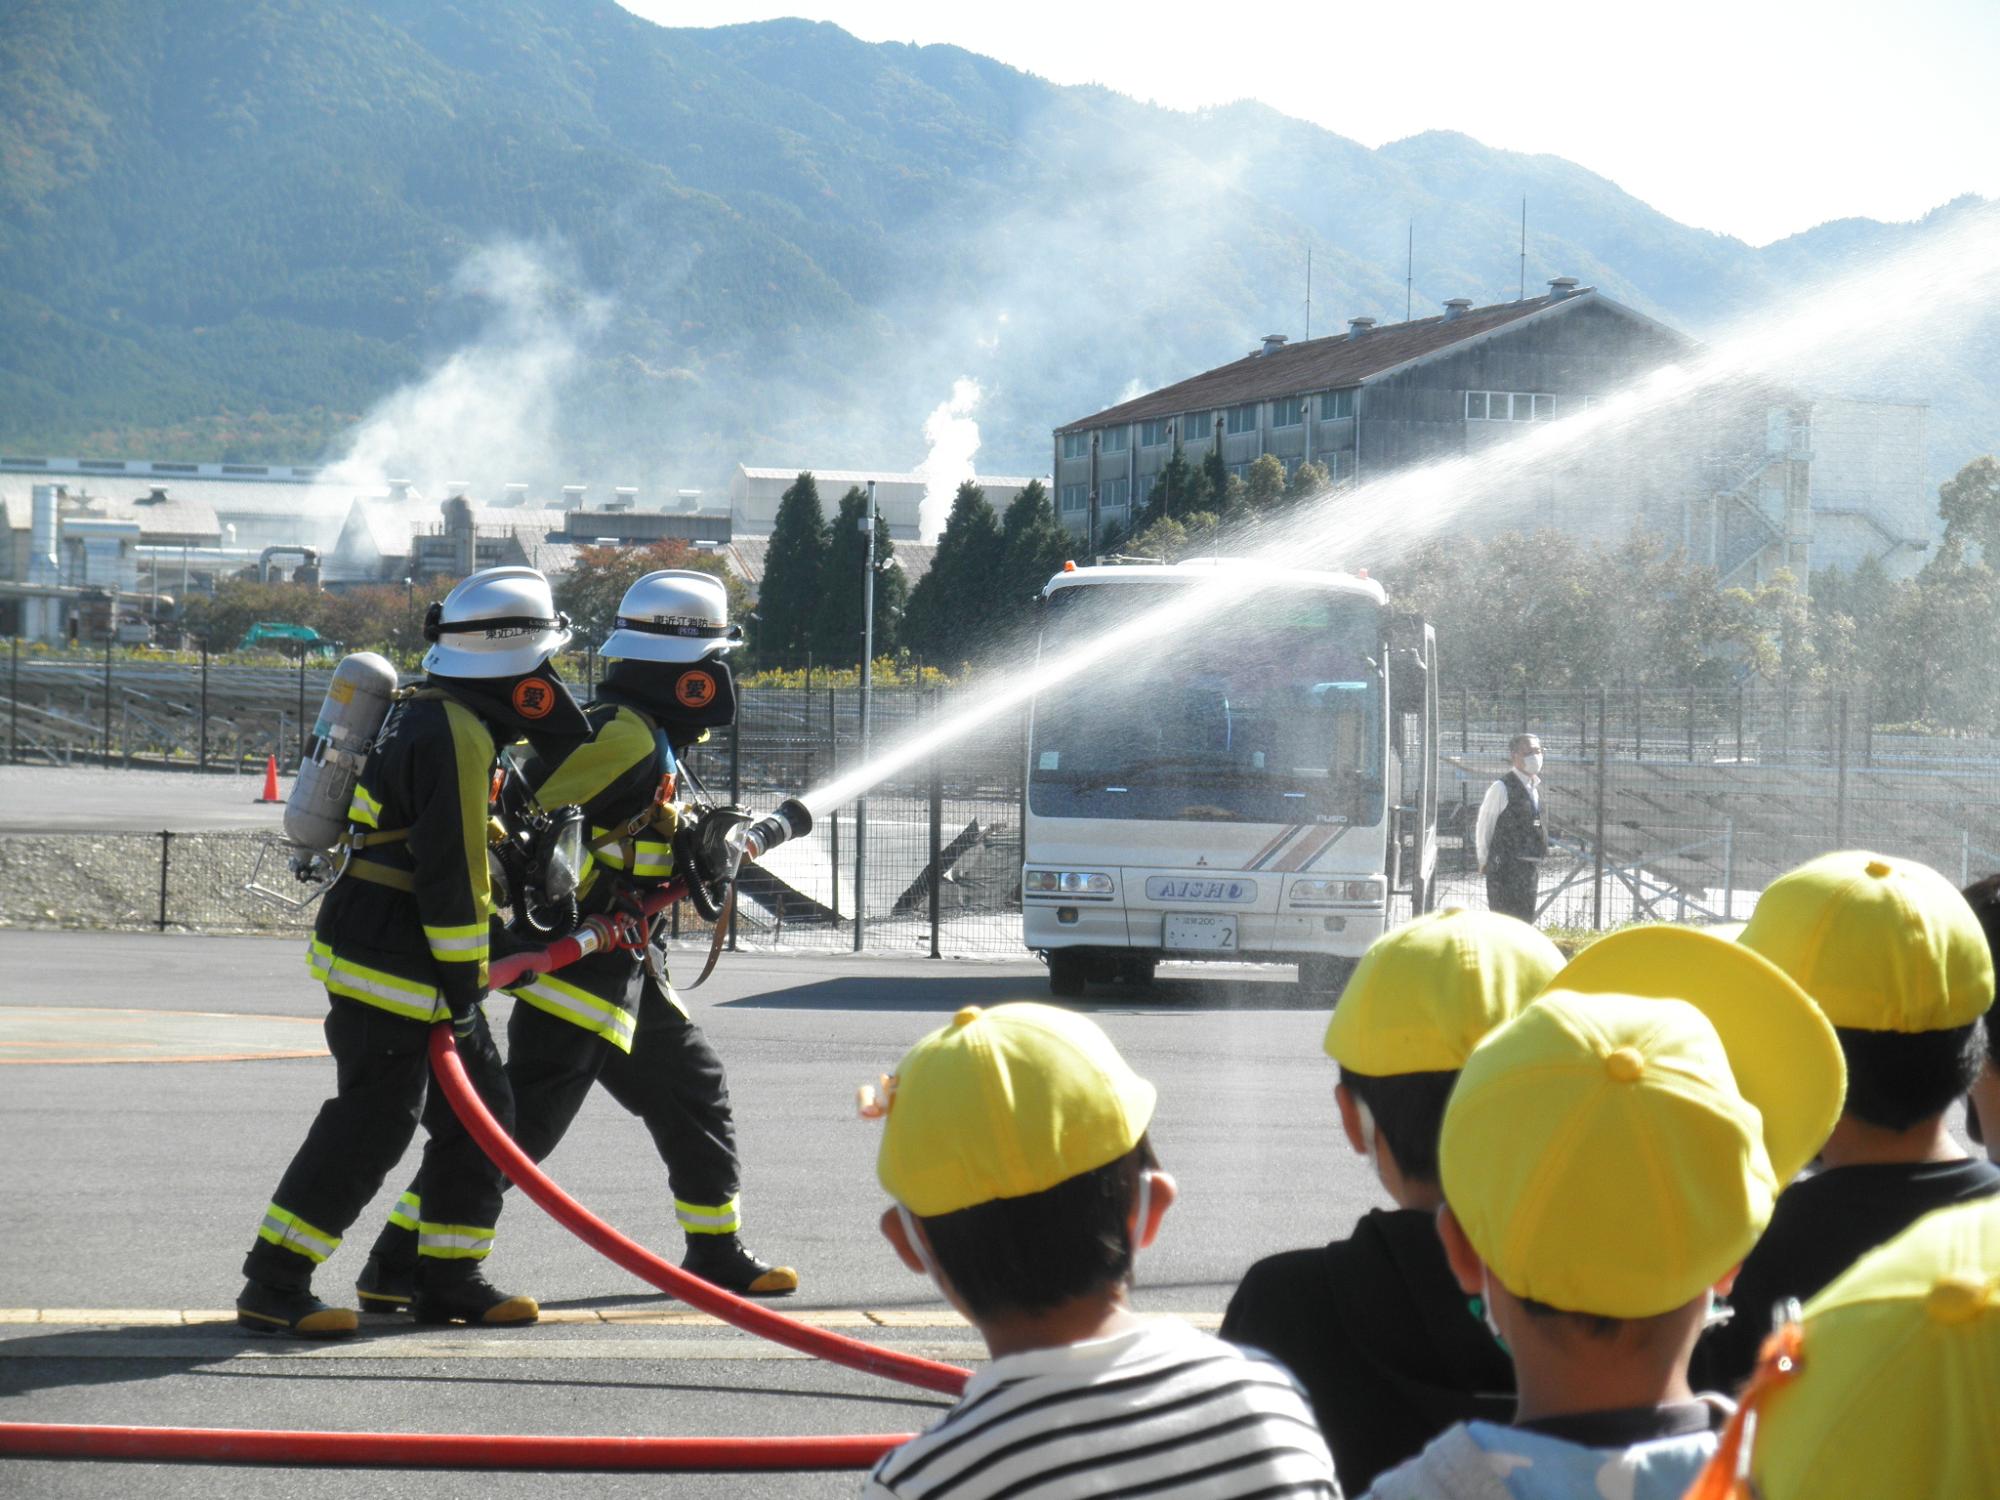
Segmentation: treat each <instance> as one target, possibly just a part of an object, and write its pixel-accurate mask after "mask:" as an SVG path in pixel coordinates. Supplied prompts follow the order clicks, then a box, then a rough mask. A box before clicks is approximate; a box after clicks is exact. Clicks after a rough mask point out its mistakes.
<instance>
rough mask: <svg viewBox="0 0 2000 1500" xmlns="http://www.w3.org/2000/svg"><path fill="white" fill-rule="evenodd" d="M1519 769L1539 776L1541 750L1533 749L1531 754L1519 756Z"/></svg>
mask: <svg viewBox="0 0 2000 1500" xmlns="http://www.w3.org/2000/svg"><path fill="white" fill-rule="evenodd" d="M1521 769H1522V770H1524V771H1526V772H1527V773H1528V774H1529V775H1530V776H1539V775H1541V774H1542V752H1541V751H1539V750H1537V751H1535V752H1534V753H1533V754H1532V755H1524V756H1522V757H1521Z"/></svg>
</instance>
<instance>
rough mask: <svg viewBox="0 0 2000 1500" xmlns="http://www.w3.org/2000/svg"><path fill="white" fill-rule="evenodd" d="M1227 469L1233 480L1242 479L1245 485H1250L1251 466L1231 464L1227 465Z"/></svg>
mask: <svg viewBox="0 0 2000 1500" xmlns="http://www.w3.org/2000/svg"><path fill="white" fill-rule="evenodd" d="M1227 468H1228V470H1229V474H1230V477H1231V478H1232V479H1240V480H1242V481H1243V482H1244V483H1245V484H1248V483H1249V482H1250V465H1248V464H1229V465H1227Z"/></svg>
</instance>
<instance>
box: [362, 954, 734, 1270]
mask: <svg viewBox="0 0 2000 1500" xmlns="http://www.w3.org/2000/svg"><path fill="white" fill-rule="evenodd" d="M604 957H609V955H605V956H604ZM618 957H619V958H621V959H623V960H624V961H625V962H628V963H629V964H630V965H631V967H632V970H633V971H634V972H633V973H632V974H631V976H630V982H631V983H632V984H634V985H636V986H637V987H638V991H639V1003H638V1022H637V1024H636V1026H635V1027H634V1029H633V1033H632V1050H631V1052H630V1053H626V1052H622V1051H620V1050H619V1049H618V1048H617V1047H615V1046H613V1045H612V1044H611V1043H610V1042H608V1041H606V1040H605V1039H604V1038H603V1037H601V1036H599V1035H597V1034H596V1033H595V1032H592V1031H586V1030H585V1029H584V1028H583V1027H581V1026H578V1025H576V1024H574V1023H573V1022H570V1021H565V1020H563V1019H562V1018H560V1017H559V1016H552V1015H550V1014H549V1013H548V1012H547V1011H543V1010H538V1009H536V1008H535V1007H534V1006H532V1005H530V1004H528V1003H527V1002H526V1001H525V1000H520V999H517V1000H515V1002H514V1014H513V1017H512V1019H510V1020H509V1021H508V1023H507V1077H508V1079H509V1081H510V1082H511V1084H512V1086H513V1092H514V1124H513V1128H512V1132H511V1133H512V1135H513V1137H514V1141H515V1144H516V1145H518V1146H519V1147H520V1148H521V1149H522V1150H523V1151H524V1152H526V1153H527V1154H528V1157H529V1158H530V1159H531V1160H533V1161H537V1162H539V1161H542V1160H544V1159H546V1158H547V1157H548V1155H549V1153H550V1152H552V1151H554V1150H555V1149H556V1147H557V1146H558V1145H560V1144H561V1142H562V1138H563V1136H564V1135H565V1134H567V1133H568V1131H569V1127H570V1125H571V1123H572V1122H573V1121H574V1120H575V1119H576V1116H577V1112H578V1111H579V1110H580V1109H582V1108H583V1101H584V1100H585V1098H587V1097H588V1096H589V1094H590V1089H591V1085H593V1084H599V1083H601V1084H603V1085H604V1090H605V1092H606V1093H608V1094H610V1095H611V1097H612V1098H613V1099H616V1100H617V1101H618V1103H619V1104H620V1105H622V1106H623V1107H624V1108H625V1109H626V1110H627V1111H629V1112H630V1113H632V1114H634V1115H637V1116H638V1117H639V1119H640V1120H642V1121H643V1122H644V1123H645V1126H646V1130H647V1133H648V1134H650V1135H651V1136H652V1137H653V1145H654V1148H655V1149H656V1150H657V1151H658V1152H659V1154H660V1160H661V1161H662V1162H664V1163H665V1164H666V1168H667V1187H668V1190H669V1191H670V1192H671V1193H672V1194H673V1196H674V1197H675V1198H677V1199H680V1200H682V1201H684V1202H688V1203H700V1204H722V1203H727V1202H729V1201H730V1200H731V1199H733V1198H734V1197H735V1196H736V1194H737V1192H738V1191H739V1190H740V1188H741V1186H742V1172H741V1167H740V1165H739V1163H738V1160H737V1155H736V1118H735V1116H734V1114H732V1113H731V1111H730V1107H729V1083H728V1078H727V1075H726V1074H725V1073H724V1071H723V1067H722V1059H721V1058H720V1057H719V1056H718V1055H717V1054H716V1051H715V1049H714V1048H713V1047H712V1046H710V1045H709V1042H708V1038H707V1037H706V1036H705V1035H703V1034H702V1029H701V1028H700V1027H699V1026H697V1025H695V1024H694V1022H693V1021H691V1020H689V1019H688V1017H687V1016H686V1015H685V1014H683V1013H682V1011H681V1009H680V1007H679V1006H678V1005H676V1004H674V1002H673V1001H671V1000H669V999H668V998H667V997H666V994H665V992H664V991H662V990H661V988H660V986H659V985H658V984H657V983H656V982H655V981H654V979H653V977H652V975H650V974H648V973H646V972H645V971H644V968H643V966H642V965H641V964H640V963H639V961H638V959H637V957H636V956H634V955H631V954H629V953H625V954H620V955H618ZM594 961H598V962H601V961H602V959H601V958H597V957H595V956H594V957H593V958H592V959H585V960H583V963H584V964H590V963H592V962H594ZM579 967H581V966H579ZM592 987H593V988H595V986H592ZM418 1191H419V1192H422V1185H421V1183H419V1185H418ZM423 1204H424V1207H423V1212H424V1217H425V1218H429V1217H431V1209H430V1200H429V1198H428V1197H425V1198H424V1200H423ZM375 1253H376V1254H378V1255H380V1256H382V1257H383V1258H384V1259H385V1260H387V1261H389V1262H390V1263H392V1264H399V1265H407V1264H408V1263H409V1261H410V1259H411V1257H413V1256H414V1255H415V1254H416V1236H414V1235H413V1234H411V1233H410V1232H409V1231H408V1230H406V1229H402V1228H399V1227H398V1226H397V1225H395V1224H385V1225H383V1227H382V1232H381V1234H380V1235H378V1236H377V1237H376V1240H375Z"/></svg>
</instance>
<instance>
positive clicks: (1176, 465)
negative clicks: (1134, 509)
mask: <svg viewBox="0 0 2000 1500" xmlns="http://www.w3.org/2000/svg"><path fill="white" fill-rule="evenodd" d="M1201 482H1202V475H1201V472H1200V471H1199V470H1198V469H1196V468H1195V466H1194V465H1193V464H1191V463H1189V462H1188V461H1187V454H1186V453H1184V452H1182V451H1181V443H1180V439H1179V438H1175V439H1174V456H1173V457H1172V458H1170V459H1168V460H1167V463H1166V467H1165V468H1163V469H1161V470H1160V477H1159V478H1158V479H1156V480H1154V481H1153V493H1152V495H1151V497H1150V498H1149V499H1148V501H1147V504H1146V510H1147V514H1146V516H1145V517H1144V518H1143V519H1144V523H1145V524H1147V525H1150V524H1151V523H1152V522H1154V521H1156V520H1160V519H1162V518H1166V517H1174V516H1189V515H1192V514H1194V512H1196V511H1198V510H1200V509H1201V503H1200V502H1201V500H1202V498H1203V497H1202V495H1200V494H1198V493H1196V489H1197V485H1198V484H1200V483H1201Z"/></svg>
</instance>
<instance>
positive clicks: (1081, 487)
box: [1062, 484, 1090, 515]
mask: <svg viewBox="0 0 2000 1500" xmlns="http://www.w3.org/2000/svg"><path fill="white" fill-rule="evenodd" d="M1062 508H1063V514H1065V515H1068V514H1070V513H1071V512H1079V513H1080V512H1082V511H1086V510H1089V509H1090V486H1089V485H1087V484H1066V485H1064V486H1063V487H1062Z"/></svg>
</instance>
